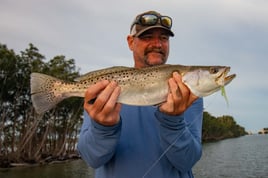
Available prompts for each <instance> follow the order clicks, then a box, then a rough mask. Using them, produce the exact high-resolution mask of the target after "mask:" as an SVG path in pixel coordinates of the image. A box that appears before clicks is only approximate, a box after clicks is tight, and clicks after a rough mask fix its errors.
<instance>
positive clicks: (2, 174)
mask: <svg viewBox="0 0 268 178" xmlns="http://www.w3.org/2000/svg"><path fill="white" fill-rule="evenodd" d="M193 171H194V175H195V178H267V177H268V135H252V136H244V137H240V138H235V139H228V140H223V141H219V142H215V143H208V144H204V145H203V156H202V158H201V160H200V161H199V162H198V163H197V165H196V166H195V167H194V169H193ZM29 177H30V178H94V176H93V170H92V169H91V168H88V167H87V166H86V164H85V163H84V162H83V161H82V160H76V161H72V162H69V163H64V164H53V165H47V166H41V167H31V168H14V169H5V170H0V178H29Z"/></svg>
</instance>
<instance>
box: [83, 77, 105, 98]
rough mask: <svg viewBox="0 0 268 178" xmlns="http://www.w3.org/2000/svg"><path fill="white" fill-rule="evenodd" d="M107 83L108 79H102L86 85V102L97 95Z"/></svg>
mask: <svg viewBox="0 0 268 178" xmlns="http://www.w3.org/2000/svg"><path fill="white" fill-rule="evenodd" d="M108 84H109V81H108V80H103V81H100V82H98V83H96V84H95V85H91V86H89V87H88V89H87V91H86V93H85V101H86V102H88V101H89V100H92V99H94V98H96V97H97V96H98V94H99V93H100V92H101V91H102V90H103V89H104V88H105V87H106V86H107V85H108Z"/></svg>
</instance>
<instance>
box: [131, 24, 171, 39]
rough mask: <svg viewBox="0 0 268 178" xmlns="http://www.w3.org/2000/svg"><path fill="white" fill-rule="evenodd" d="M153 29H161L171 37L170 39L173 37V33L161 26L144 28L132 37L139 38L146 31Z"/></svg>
mask: <svg viewBox="0 0 268 178" xmlns="http://www.w3.org/2000/svg"><path fill="white" fill-rule="evenodd" d="M154 28H161V29H164V30H166V31H167V32H168V34H169V35H170V36H172V37H173V36H174V33H173V32H172V31H171V30H170V29H168V28H166V27H164V26H162V25H154V26H148V27H146V28H144V29H142V30H140V31H139V32H138V33H136V34H133V35H134V36H136V37H139V36H140V35H141V34H142V33H144V32H146V31H148V30H151V29H154Z"/></svg>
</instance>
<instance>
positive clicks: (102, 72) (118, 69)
mask: <svg viewBox="0 0 268 178" xmlns="http://www.w3.org/2000/svg"><path fill="white" fill-rule="evenodd" d="M129 69H134V68H133V67H125V66H114V67H108V68H105V69H100V70H95V71H91V72H88V73H86V74H84V75H82V76H80V77H78V78H76V79H74V81H76V82H79V81H82V80H86V79H87V78H88V77H89V76H90V77H92V76H97V75H105V74H110V73H115V72H122V71H124V70H129Z"/></svg>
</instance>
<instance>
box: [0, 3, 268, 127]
mask: <svg viewBox="0 0 268 178" xmlns="http://www.w3.org/2000/svg"><path fill="white" fill-rule="evenodd" d="M267 9H268V1H267V0H198V1H197V0H168V1H167V0H146V1H145V0H135V1H126V0H113V1H107V0H106V1H104V0H98V1H93V0H23V1H21V0H0V43H2V44H6V45H7V47H8V48H9V49H13V50H14V51H15V52H16V53H19V52H20V51H24V50H25V49H26V48H28V45H29V43H32V44H34V46H36V47H37V48H38V49H39V52H40V53H41V54H43V55H44V56H45V57H46V59H47V60H49V59H51V58H53V57H54V56H57V55H64V56H65V57H66V58H67V59H75V62H76V66H77V67H79V69H80V73H86V72H89V71H92V70H97V69H101V68H105V67H111V66H118V65H123V66H133V58H132V53H131V51H130V50H129V49H128V46H127V42H126V36H127V35H128V34H129V30H130V25H131V23H132V21H133V20H134V17H135V16H136V15H137V14H139V13H142V12H144V11H148V10H156V11H158V12H160V13H161V14H163V15H168V16H170V17H172V19H173V26H172V31H173V32H174V33H175V37H174V38H170V55H169V60H168V63H170V64H182V65H224V66H230V67H231V73H236V75H237V77H236V78H235V79H234V80H233V81H232V83H230V84H229V85H228V86H227V87H226V88H225V89H226V93H227V96H228V100H229V105H227V103H226V101H225V99H224V97H223V96H221V93H220V92H217V93H215V94H213V95H211V96H208V97H205V98H204V103H205V110H206V111H208V112H209V113H210V114H212V115H213V116H216V117H218V116H222V115H230V116H232V117H233V118H234V119H235V121H236V122H237V124H239V125H241V126H242V127H244V128H245V129H246V130H247V131H252V132H257V131H258V130H260V129H262V128H264V127H268V117H267V114H268V104H267V103H266V101H267V100H268V79H267V73H268V69H267V67H268V10H267Z"/></svg>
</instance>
